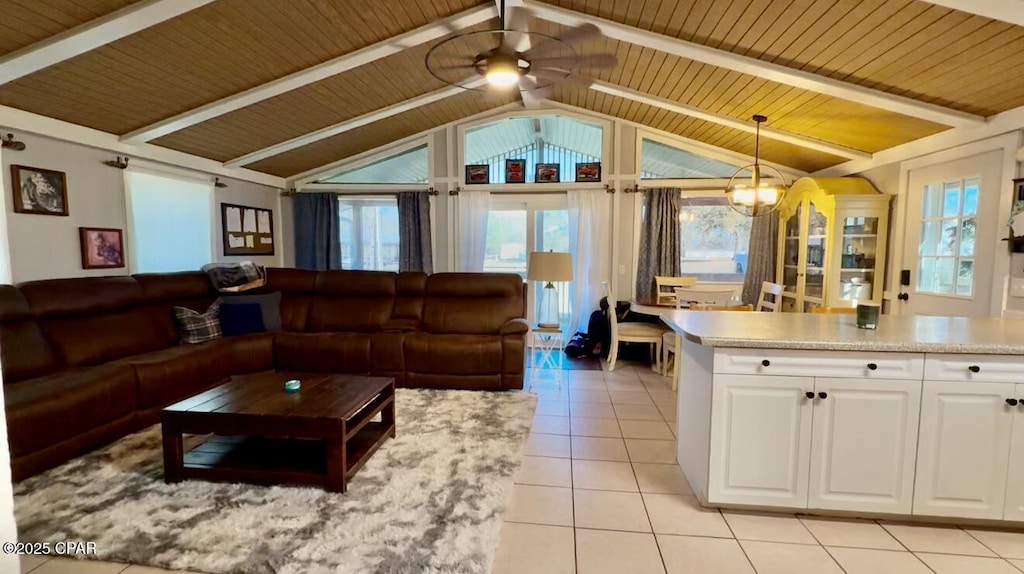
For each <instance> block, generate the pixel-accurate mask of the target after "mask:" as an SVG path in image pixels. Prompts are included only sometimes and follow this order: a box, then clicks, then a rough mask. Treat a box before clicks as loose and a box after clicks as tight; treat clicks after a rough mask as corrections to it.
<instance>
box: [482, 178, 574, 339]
mask: <svg viewBox="0 0 1024 574" xmlns="http://www.w3.org/2000/svg"><path fill="white" fill-rule="evenodd" d="M531 251H562V252H564V251H569V211H568V209H567V202H566V196H565V195H563V194H533V195H531V194H519V195H514V196H511V195H510V196H508V197H501V194H497V193H493V194H491V211H490V214H489V216H488V218H487V241H486V245H485V248H484V271H485V272H489V273H518V274H519V275H520V276H522V277H523V280H524V281H525V280H526V262H527V258H528V256H529V254H530V252H531ZM573 257H575V254H574V255H573ZM555 287H556V288H557V289H558V310H559V320H560V322H561V323H563V325H564V324H566V323H567V322H568V321H569V317H570V316H571V315H572V306H571V305H572V289H571V288H570V284H569V283H556V284H555ZM541 288H543V285H541V284H540V283H539V282H535V284H533V285H530V289H529V290H528V291H527V293H529V295H528V298H529V300H528V301H527V314H528V317H527V320H528V321H529V322H530V324H531V325H532V324H534V318H535V317H536V314H537V313H536V306H537V302H538V301H539V300H540V296H539V295H540V289H541Z"/></svg>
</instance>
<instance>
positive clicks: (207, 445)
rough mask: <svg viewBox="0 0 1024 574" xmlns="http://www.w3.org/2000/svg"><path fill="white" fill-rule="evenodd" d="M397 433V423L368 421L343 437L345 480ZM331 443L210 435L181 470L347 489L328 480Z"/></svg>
mask: <svg viewBox="0 0 1024 574" xmlns="http://www.w3.org/2000/svg"><path fill="white" fill-rule="evenodd" d="M394 435H395V425H394V424H391V425H385V424H384V423H382V422H370V423H367V424H366V425H365V426H363V428H361V429H360V430H359V432H357V433H356V434H355V435H354V436H352V437H350V438H349V439H348V440H347V441H345V481H346V482H348V480H350V479H351V478H352V476H353V475H354V474H355V473H356V471H358V470H359V469H360V468H362V466H363V465H364V464H366V461H367V460H369V458H370V455H372V454H373V453H374V452H375V451H376V450H377V449H378V448H380V446H381V445H382V444H384V441H386V440H387V439H388V437H392V436H394ZM327 448H328V447H327V441H326V440H313V439H294V438H269V437H259V436H220V435H211V436H210V437H208V438H207V439H206V440H205V441H204V442H203V443H201V444H200V445H198V446H196V447H195V448H193V449H192V450H190V451H188V452H187V453H185V456H184V460H183V465H182V469H181V471H182V472H181V474H182V478H183V479H197V480H207V481H211V482H245V483H251V484H263V485H274V484H301V485H309V486H318V487H321V488H324V489H327V490H333V491H339V490H340V491H341V492H344V490H345V489H344V488H341V489H338V488H334V486H335V485H332V483H331V481H330V478H329V475H328V472H327V460H328V454H327Z"/></svg>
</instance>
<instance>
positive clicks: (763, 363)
mask: <svg viewBox="0 0 1024 574" xmlns="http://www.w3.org/2000/svg"><path fill="white" fill-rule="evenodd" d="M770 364H772V362H771V361H769V360H768V359H765V360H763V361H761V366H762V367H767V366H768V365H770Z"/></svg>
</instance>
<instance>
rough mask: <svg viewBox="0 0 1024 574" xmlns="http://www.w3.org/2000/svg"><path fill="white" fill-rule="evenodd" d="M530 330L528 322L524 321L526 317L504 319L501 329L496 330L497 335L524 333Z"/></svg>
mask: <svg viewBox="0 0 1024 574" xmlns="http://www.w3.org/2000/svg"><path fill="white" fill-rule="evenodd" d="M529 330H530V324H529V323H527V322H526V319H512V320H511V321H506V322H505V324H504V325H502V326H501V329H499V330H498V334H499V335H525V334H526V333H527V332H529Z"/></svg>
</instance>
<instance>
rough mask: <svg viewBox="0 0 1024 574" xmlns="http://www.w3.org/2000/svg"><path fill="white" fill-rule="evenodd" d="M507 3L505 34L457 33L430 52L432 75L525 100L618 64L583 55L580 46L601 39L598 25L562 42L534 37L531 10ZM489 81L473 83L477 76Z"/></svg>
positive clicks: (568, 34) (607, 57)
mask: <svg viewBox="0 0 1024 574" xmlns="http://www.w3.org/2000/svg"><path fill="white" fill-rule="evenodd" d="M507 12H508V13H507V14H506V10H505V3H504V0H502V2H501V13H500V15H499V19H500V21H501V29H500V30H479V31H470V32H461V33H457V34H455V35H454V36H450V37H448V38H446V39H445V40H443V41H441V42H440V43H438V44H437V45H436V46H434V47H433V48H431V49H430V51H429V52H427V56H426V66H427V70H428V71H430V73H431V74H432V75H433V76H434V77H436V78H437V79H439V80H441V81H442V82H445V83H446V84H450V85H453V86H458V87H461V88H464V89H467V90H479V91H497V92H506V91H509V90H511V89H512V88H514V87H517V86H518V88H519V91H520V92H521V93H523V95H525V93H529V94H530V95H532V96H534V97H546V96H547V95H549V94H548V93H547V92H549V91H550V90H551V88H552V86H554V85H555V84H556V83H558V82H564V81H573V82H578V83H579V82H580V79H579V78H578V76H576V75H575V73H576V72H578V71H579V70H580V69H581V68H591V69H609V68H614V67H615V66H616V65H617V64H618V58H617V57H616V56H615V54H580V53H579V52H578V51H577V50H576V48H575V47H574V46H576V45H579V44H581V43H583V42H586V41H587V40H590V39H593V38H596V37H599V36H601V31H600V29H598V27H597V26H594V25H593V24H583V25H580V26H576V27H574V28H569V29H568V30H565V31H564V32H562V33H561V34H559V35H558V36H552V35H548V34H542V33H539V32H530V31H525V30H526V24H527V23H528V22H529V21H530V18H531V17H532V16H533V14H532V12H531V11H530V10H529V9H528V8H525V7H522V6H515V7H510V8H509V9H508V11H507ZM473 73H475V74H477V75H478V76H479V77H481V78H483V80H485V81H482V82H481V81H475V82H473V81H470V82H467V81H466V80H467V78H471V77H472V75H471V74H473Z"/></svg>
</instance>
